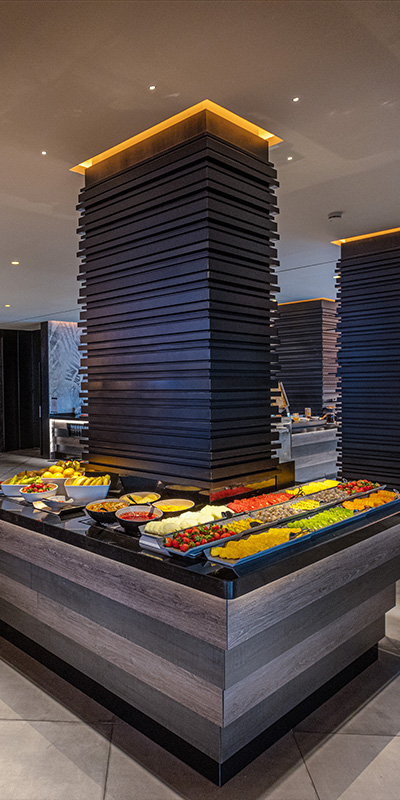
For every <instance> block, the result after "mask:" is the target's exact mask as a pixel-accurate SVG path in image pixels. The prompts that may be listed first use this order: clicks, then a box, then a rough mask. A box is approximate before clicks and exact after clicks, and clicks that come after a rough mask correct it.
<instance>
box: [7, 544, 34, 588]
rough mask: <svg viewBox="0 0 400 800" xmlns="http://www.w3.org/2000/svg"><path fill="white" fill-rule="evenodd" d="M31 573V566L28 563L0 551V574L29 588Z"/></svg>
mask: <svg viewBox="0 0 400 800" xmlns="http://www.w3.org/2000/svg"><path fill="white" fill-rule="evenodd" d="M31 571H32V568H31V564H30V563H29V562H28V561H23V560H22V559H21V558H18V557H17V556H12V555H10V553H4V552H2V551H1V550H0V573H3V574H4V575H8V577H9V578H13V579H14V580H15V581H19V582H20V583H24V584H25V586H31Z"/></svg>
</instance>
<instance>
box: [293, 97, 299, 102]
mask: <svg viewBox="0 0 400 800" xmlns="http://www.w3.org/2000/svg"><path fill="white" fill-rule="evenodd" d="M292 100H293V102H294V103H298V102H299V100H300V97H293V98H292Z"/></svg>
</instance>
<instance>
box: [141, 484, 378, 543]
mask: <svg viewBox="0 0 400 800" xmlns="http://www.w3.org/2000/svg"><path fill="white" fill-rule="evenodd" d="M378 488H379V489H383V488H384V485H382V486H379V487H375V489H369V490H368V491H367V492H359V494H358V495H357V496H359V497H365V496H366V495H368V494H369V493H370V492H376V491H378ZM316 494H317V493H316ZM308 497H309V499H311V498H312V497H315V495H308ZM297 499H298V495H297V496H296V499H291V500H286V501H285V502H284V503H275V504H274V505H273V506H264V507H263V508H257V509H253V510H252V511H247V512H245V511H242V512H241V513H239V512H237V513H236V514H234V513H233V512H232V511H230V512H226V513H225V515H224V517H221V518H220V519H219V520H218V519H216V520H212V521H210V522H205V523H204V524H205V525H212V524H214V522H216V523H221V524H223V523H224V522H227V521H228V520H240V519H246V518H247V517H253V516H254V515H255V514H257V513H259V512H260V511H263V510H264V508H274V507H277V506H279V507H281V506H285V505H290V503H293V502H296V501H297ZM349 499H350V498H349ZM342 502H343V500H332V501H331V502H330V503H322V504H321V505H320V506H318V508H316V509H315V512H314V513H318V512H320V511H324V510H325V509H326V508H331V507H332V506H335V505H339V504H340V503H342ZM311 513H313V512H312V510H310V509H308V510H304V511H300V512H299V513H298V514H293V515H292V516H290V517H285V518H284V519H279V520H276V521H272V522H260V523H259V526H257V532H258V533H262V532H263V531H264V530H268V528H271V527H276V528H277V527H282V526H283V527H284V526H285V525H286V524H287V523H288V522H293V521H294V520H296V519H302V518H303V517H308V516H309V515H310V514H311ZM254 527H256V526H254ZM139 530H140V532H141V537H140V539H139V544H140V546H141V547H143V548H144V549H148V550H155V551H156V552H158V553H160V552H161V553H165V554H166V555H169V556H172V555H178V556H181V557H182V558H194V557H195V556H198V555H199V553H202V552H203V551H204V550H207V549H209V548H210V547H216V546H217V545H216V544H215V543H214V542H208V543H207V544H202V545H199V546H198V547H193V548H191V549H190V550H186V552H185V553H183V552H182V550H179V549H178V548H173V549H172V548H170V547H164V546H163V544H162V542H163V540H164V538H165V534H163V535H162V536H158V535H157V534H146V533H145V532H144V525H142V526H140V528H139ZM185 530H187V528H184V529H182V530H180V531H175V532H174V536H176V535H177V534H183V533H184V531H185ZM171 535H172V534H171ZM245 535H246V534H245V533H244V532H243V531H242V532H241V533H236V534H233V536H231V537H230V538H229V541H230V542H233V541H235V540H236V539H240V538H241V537H242V536H245ZM302 538H303V539H304V536H303V537H302Z"/></svg>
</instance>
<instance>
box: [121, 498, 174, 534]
mask: <svg viewBox="0 0 400 800" xmlns="http://www.w3.org/2000/svg"><path fill="white" fill-rule="evenodd" d="M162 515H163V512H162V511H161V510H160V509H159V508H155V506H150V505H144V506H142V505H136V506H132V505H131V506H128V508H120V509H119V510H118V511H116V512H115V516H116V518H117V520H118V522H119V524H120V525H121V526H122V527H123V529H124V531H125V533H129V534H136V535H137V534H138V533H139V525H145V524H146V522H150V521H152V520H155V519H161V517H162Z"/></svg>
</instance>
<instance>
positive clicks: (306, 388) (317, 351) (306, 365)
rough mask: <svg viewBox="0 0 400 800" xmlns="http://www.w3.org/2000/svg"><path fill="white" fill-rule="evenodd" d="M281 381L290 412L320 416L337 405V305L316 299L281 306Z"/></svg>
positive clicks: (279, 334)
mask: <svg viewBox="0 0 400 800" xmlns="http://www.w3.org/2000/svg"><path fill="white" fill-rule="evenodd" d="M278 311H279V319H278V325H277V327H278V360H279V367H280V370H279V377H280V380H281V381H282V382H283V385H284V387H285V390H286V393H287V395H288V398H289V403H290V409H291V411H292V412H293V411H298V412H300V413H303V412H304V409H305V408H306V407H310V408H311V411H312V413H313V414H321V413H322V411H323V409H324V408H326V407H327V406H334V405H335V404H336V402H337V396H338V392H337V377H336V351H337V333H336V304H335V302H334V301H333V300H332V301H331V300H325V299H316V300H307V301H299V302H293V303H282V304H279V306H278Z"/></svg>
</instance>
